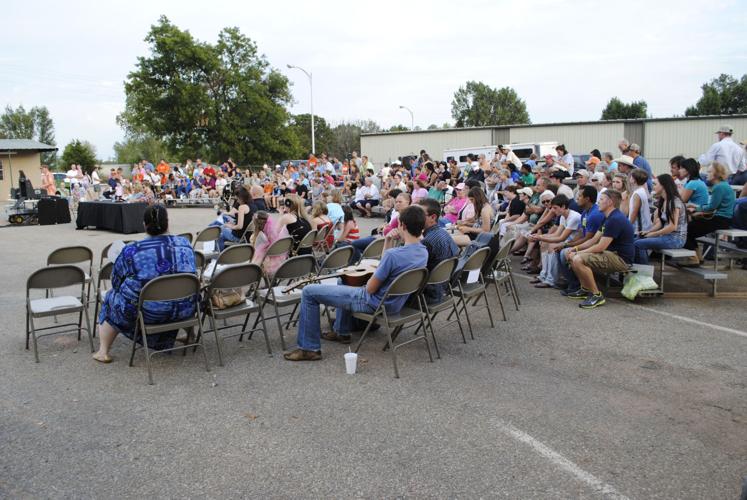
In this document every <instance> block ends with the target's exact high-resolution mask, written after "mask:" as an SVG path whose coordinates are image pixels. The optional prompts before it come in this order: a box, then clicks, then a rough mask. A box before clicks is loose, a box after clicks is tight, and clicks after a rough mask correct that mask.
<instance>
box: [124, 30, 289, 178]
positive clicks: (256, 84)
mask: <svg viewBox="0 0 747 500" xmlns="http://www.w3.org/2000/svg"><path fill="white" fill-rule="evenodd" d="M145 41H146V42H147V43H148V44H149V46H150V50H151V53H150V55H149V56H148V57H140V58H138V63H137V65H136V67H135V69H134V70H133V71H132V72H131V73H130V74H129V75H128V77H127V81H126V82H125V95H126V105H125V110H124V112H123V113H122V114H121V115H120V116H119V123H120V124H121V125H123V126H124V127H125V130H126V131H128V132H129V131H136V132H140V133H143V132H144V133H148V134H150V135H152V136H154V137H157V138H160V139H162V140H163V141H164V142H165V143H166V145H167V146H168V148H169V149H170V150H171V151H173V152H174V153H175V154H176V155H180V156H181V157H182V158H184V157H196V156H198V155H200V156H206V157H208V158H210V159H211V160H213V161H216V160H220V159H225V158H228V157H229V156H230V157H233V159H234V160H235V161H237V162H238V163H250V164H251V163H255V164H256V163H263V162H265V161H267V160H268V159H271V160H280V159H284V158H286V157H287V156H289V153H291V152H295V151H297V150H298V148H299V144H298V139H297V137H296V135H295V134H294V133H293V131H292V130H291V129H290V128H289V127H287V126H286V125H287V124H288V121H289V118H290V116H289V114H288V112H287V110H286V106H287V105H288V104H289V103H290V102H291V99H292V96H291V92H290V87H289V83H288V79H287V78H286V77H285V76H283V75H282V74H281V73H279V72H278V71H276V70H275V69H273V68H271V67H270V64H269V62H268V61H267V60H266V59H265V57H264V56H263V55H260V54H259V52H258V50H257V45H256V44H255V43H254V42H253V41H252V40H250V39H249V38H247V37H246V36H244V35H243V34H242V33H241V32H240V31H239V29H238V28H224V29H223V30H222V31H221V32H220V33H219V35H218V41H217V42H216V43H215V44H209V43H205V42H201V41H198V40H196V39H195V38H194V37H193V36H192V34H191V33H189V31H183V30H180V29H179V28H178V27H176V26H175V25H173V24H172V23H171V22H170V21H169V20H168V18H166V17H165V16H162V17H161V18H160V19H159V20H158V23H157V24H155V25H153V26H151V30H150V32H149V33H148V35H147V36H146V38H145Z"/></svg>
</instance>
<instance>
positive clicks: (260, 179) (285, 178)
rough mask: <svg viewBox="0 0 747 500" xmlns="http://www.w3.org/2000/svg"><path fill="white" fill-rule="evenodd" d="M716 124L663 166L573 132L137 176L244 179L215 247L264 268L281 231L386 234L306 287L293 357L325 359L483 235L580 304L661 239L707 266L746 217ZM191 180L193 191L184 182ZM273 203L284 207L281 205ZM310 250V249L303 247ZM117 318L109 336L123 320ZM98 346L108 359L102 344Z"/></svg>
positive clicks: (355, 236)
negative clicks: (558, 139)
mask: <svg viewBox="0 0 747 500" xmlns="http://www.w3.org/2000/svg"><path fill="white" fill-rule="evenodd" d="M717 133H718V138H719V140H718V141H717V143H716V144H715V145H714V147H712V148H711V149H710V150H709V151H708V152H707V153H706V154H704V155H703V156H702V157H701V158H699V159H697V160H696V159H694V158H685V157H683V156H681V155H678V156H674V157H672V158H671V160H670V167H671V169H670V171H669V172H667V173H662V174H659V175H653V172H652V170H651V166H650V165H649V163H648V161H646V159H645V157H644V156H642V155H641V150H640V147H639V146H638V145H636V144H631V143H629V142H628V141H627V140H621V141H620V142H619V144H618V148H619V154H616V155H612V154H610V153H605V154H601V152H600V151H599V150H596V149H595V150H593V151H591V158H590V159H589V160H588V161H587V162H586V163H585V165H584V168H576V165H574V161H573V157H572V156H571V155H570V154H569V153H568V150H567V149H566V147H565V146H564V145H560V146H558V148H557V150H556V154H555V155H552V154H548V155H546V156H545V158H544V159H543V160H544V161H539V159H538V158H536V157H535V156H534V155H533V156H532V157H530V158H529V159H527V160H526V161H524V162H522V161H521V160H520V159H519V158H518V157H517V156H516V154H514V153H513V152H512V151H511V148H510V146H500V147H499V148H498V150H497V151H496V153H495V156H494V157H493V158H486V157H485V156H482V155H480V156H478V157H477V158H474V157H471V156H470V157H468V158H467V161H466V164H465V165H462V166H460V165H458V164H457V163H456V162H455V161H451V162H445V161H436V160H434V159H431V158H430V157H429V155H428V153H427V152H426V151H421V152H420V155H419V156H412V157H406V158H404V159H403V161H397V162H393V163H391V164H384V165H383V166H382V167H381V168H380V169H376V168H374V166H373V165H372V164H371V162H370V161H369V160H368V158H366V157H365V156H362V157H360V158H358V155H357V153H353V155H352V157H351V159H349V160H346V161H343V162H339V161H337V160H336V159H334V158H328V157H327V156H326V155H321V156H320V157H319V158H316V157H315V156H310V157H309V160H308V161H306V162H299V163H298V164H296V163H289V164H288V165H287V166H286V167H285V168H282V167H280V166H276V167H275V168H274V169H273V168H270V167H269V166H265V167H264V168H263V169H262V170H261V171H259V172H257V171H254V172H252V171H247V172H243V173H242V172H241V171H240V170H238V169H237V168H236V167H235V165H233V163H232V162H230V161H229V162H226V163H224V164H223V165H221V167H220V168H219V169H216V168H213V167H211V166H209V165H205V166H203V165H202V162H201V161H200V160H197V162H195V163H194V164H193V163H191V162H188V164H187V166H185V167H184V169H182V168H180V167H171V166H169V165H168V164H166V163H165V162H162V163H160V164H159V166H158V167H156V168H155V169H154V170H150V169H149V168H148V167H147V165H138V166H136V167H135V168H134V169H133V174H132V179H131V181H130V182H131V183H136V182H145V177H146V176H150V177H151V178H153V179H154V180H155V176H158V177H159V178H160V179H161V180H163V179H164V178H166V179H171V178H172V177H173V178H174V180H175V182H174V183H173V184H169V183H170V181H169V180H167V181H166V183H165V184H164V183H162V184H161V192H163V191H166V192H167V193H168V192H172V193H173V194H172V196H174V195H175V196H181V195H186V196H191V195H192V193H193V191H194V189H195V187H194V186H203V185H207V186H208V189H209V191H208V195H210V191H212V190H217V189H219V188H220V185H218V184H216V183H214V182H212V180H211V181H209V182H207V183H206V184H205V182H204V179H205V178H209V179H220V178H223V179H227V178H231V179H233V180H235V181H237V182H235V183H233V184H228V183H227V184H225V185H224V186H229V190H230V191H231V194H232V195H233V197H232V200H233V205H232V206H230V207H229V208H228V210H226V211H225V212H224V213H221V215H220V218H219V219H218V220H216V221H215V222H214V223H213V224H214V225H217V226H221V227H222V231H221V236H220V240H219V246H220V248H223V245H224V243H225V241H238V240H240V239H241V238H248V241H249V242H250V243H252V244H253V245H254V247H255V249H256V252H255V257H254V261H255V262H257V263H262V265H263V266H264V271H265V272H266V273H267V274H268V275H273V274H274V272H275V271H276V270H277V268H278V267H279V266H280V265H281V264H282V262H283V261H284V260H285V259H286V258H287V257H286V256H278V257H273V258H269V259H265V258H264V256H265V253H266V251H267V249H268V248H269V247H270V246H271V245H272V244H273V243H274V242H275V241H277V240H278V239H280V238H283V237H288V236H290V237H291V238H292V240H293V243H294V245H295V246H296V247H297V246H298V244H299V243H300V242H301V240H303V239H304V237H305V236H306V235H307V234H308V233H309V232H310V231H311V230H313V229H316V230H322V229H325V228H326V229H327V230H328V231H329V233H328V237H327V238H328V239H327V241H326V245H327V246H328V247H329V248H334V247H341V246H352V248H353V258H352V259H351V261H357V259H358V258H359V257H360V255H361V252H362V251H363V250H364V249H365V248H366V246H367V245H368V244H370V243H371V242H372V241H373V240H374V239H376V238H381V237H383V238H384V239H385V249H386V250H385V252H384V254H383V257H382V260H381V263H380V265H379V266H378V268H377V271H376V273H375V274H374V276H373V278H372V279H371V280H369V282H368V285H367V286H365V287H363V288H356V287H344V286H329V285H309V286H306V287H304V289H303V292H302V297H303V298H302V303H301V305H300V308H299V311H300V317H299V326H298V340H297V345H298V348H297V349H295V350H293V351H290V352H288V353H286V354H285V357H286V359H288V360H291V361H306V360H317V359H321V340H322V339H324V340H328V341H334V342H343V343H349V342H350V333H351V331H354V330H356V328H357V325H356V324H355V321H354V319H353V317H352V313H354V312H372V311H373V310H375V309H376V308H377V307H378V305H379V302H380V301H381V299H382V297H383V295H384V293H385V292H386V290H387V288H388V286H389V285H390V284H391V283H392V281H393V280H394V279H395V278H396V277H397V276H399V275H401V274H402V273H403V272H405V271H407V270H409V269H414V268H417V267H427V268H428V269H429V270H432V269H433V268H434V267H435V266H436V265H437V264H438V263H439V262H442V261H443V260H445V259H448V258H452V257H459V258H460V259H461V260H462V261H463V260H464V259H465V258H467V257H468V256H469V255H470V254H471V253H473V252H474V251H476V249H478V248H480V247H484V246H492V245H494V244H495V245H496V247H500V246H502V245H505V244H506V243H507V242H509V241H510V242H512V248H511V250H512V252H513V254H514V255H516V256H520V257H521V263H522V265H523V269H524V270H525V271H527V272H528V273H530V274H532V275H535V278H534V279H533V281H532V283H533V284H534V285H535V286H536V287H537V288H548V289H558V290H560V293H562V294H563V295H564V296H566V297H569V298H572V299H579V300H580V301H581V302H580V304H579V305H580V307H581V308H584V309H590V308H594V307H598V306H600V305H603V304H604V303H605V297H604V295H603V294H602V292H601V291H600V289H599V286H598V285H597V280H596V277H595V275H599V274H614V273H624V272H627V271H629V270H630V268H631V265H632V264H634V263H638V264H646V263H647V262H648V261H649V258H650V254H651V252H655V251H657V250H662V249H676V248H688V249H691V250H694V251H695V257H693V258H692V259H691V261H688V262H683V263H682V265H700V263H701V259H702V257H701V256H700V253H699V252H698V242H697V239H698V238H699V237H700V236H703V235H706V234H709V233H711V232H713V231H715V230H718V229H723V228H728V227H732V226H736V227H743V228H744V227H747V221H746V220H745V217H744V210H743V209H745V208H747V203H745V202H747V188H745V189H742V191H741V192H740V193H739V199H737V196H736V193H735V189H733V187H732V186H731V185H730V183H732V184H734V183H735V182H740V181H741V180H742V179H743V178H744V177H745V176H746V175H747V174H746V173H745V172H747V165H746V164H745V151H744V149H743V148H741V147H740V146H738V145H736V144H735V146H736V149H734V148H733V147H732V146H731V144H734V143H733V141H732V140H731V134H732V131H731V129H730V128H729V127H722V128H720V129H719V131H718V132H717ZM701 170H702V171H703V172H701ZM177 172H178V173H177ZM702 174H705V175H702ZM200 179H203V180H200ZM114 180H115V181H114V183H115V185H121V184H123V183H122V182H121V181H120V177H118V176H117V174H116V173H114ZM195 181H196V182H195ZM111 184H112V178H111V177H110V179H109V185H110V186H111ZM181 185H189V186H191V187H192V190H187V191H181V192H180V191H178V189H179V186H181ZM174 186H176V189H177V191H173V189H174ZM572 186H573V187H572ZM196 189H204V188H203V187H198V188H196ZM154 206H158V207H160V206H161V205H154ZM377 207H381V209H380V210H378V211H379V212H380V213H382V214H383V215H384V219H383V221H382V224H381V225H379V226H378V227H376V228H375V229H374V230H373V231H372V234H371V235H361V234H360V229H359V227H358V224H357V222H356V215H357V216H358V217H371V216H372V215H373V214H374V212H375V211H377ZM737 207H741V209H739V210H738V209H737ZM275 211H277V212H279V215H278V216H275V217H273V216H271V215H270V213H271V212H275ZM735 214H736V216H735ZM147 217H150V219H148V220H146V225H148V224H150V226H153V225H154V224H156V222H157V220H160V221H161V226H163V225H164V224H163V221H164V220H165V217H166V215H165V214H162V213H161V212H160V209H156V210H153V211H149V212H148V215H147ZM150 226H149V227H150ZM151 229H152V228H151ZM157 229H159V230H160V229H163V228H162V227H160V228H157ZM153 231H156V229H153ZM149 232H150V230H149ZM159 234H160V233H159ZM164 241H165V242H166V243H168V245H171V246H175V247H178V246H179V245H178V244H177V243H175V242H173V241H171V240H164ZM304 251H306V252H310V250H309V249H299V251H298V253H303V252H304ZM427 292H428V293H427V294H426V297H427V298H428V300H435V301H437V300H439V297H440V294H441V293H443V290H441V289H438V288H437V289H434V290H427ZM322 304H327V305H330V306H334V307H335V308H336V310H337V317H336V320H335V327H334V330H333V331H330V332H322V331H321V326H320V312H319V311H320V306H321V305H322ZM403 304H404V300H401V298H397V299H396V300H394V299H392V303H391V304H387V306H388V310H389V307H391V312H397V311H398V310H399V309H400V308H401V307H402V306H403ZM107 310H109V309H107V308H105V309H103V310H102V316H101V318H100V319H101V320H102V321H108V322H109V323H110V324H112V322H116V321H118V318H116V317H111V318H109V317H107V313H106V312H105V311H107ZM113 326H114V328H111V329H108V330H106V332H105V333H106V336H105V338H107V339H109V338H113V335H115V334H116V331H121V330H122V328H119V327H118V325H116V324H114V325H113ZM107 349H108V348H107ZM98 358H101V359H100V360H107V359H108V358H107V354H106V352H104V351H101V352H100V353H99V354H98ZM98 358H97V359H98Z"/></svg>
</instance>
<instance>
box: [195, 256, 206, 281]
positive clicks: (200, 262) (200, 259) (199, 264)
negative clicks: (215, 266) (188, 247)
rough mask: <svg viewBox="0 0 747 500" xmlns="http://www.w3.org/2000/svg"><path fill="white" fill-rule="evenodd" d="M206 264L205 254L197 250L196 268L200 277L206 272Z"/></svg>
mask: <svg viewBox="0 0 747 500" xmlns="http://www.w3.org/2000/svg"><path fill="white" fill-rule="evenodd" d="M206 264H207V259H206V258H205V254H204V253H202V252H200V251H199V250H195V268H196V269H197V275H198V276H202V272H203V271H204V270H205V265H206Z"/></svg>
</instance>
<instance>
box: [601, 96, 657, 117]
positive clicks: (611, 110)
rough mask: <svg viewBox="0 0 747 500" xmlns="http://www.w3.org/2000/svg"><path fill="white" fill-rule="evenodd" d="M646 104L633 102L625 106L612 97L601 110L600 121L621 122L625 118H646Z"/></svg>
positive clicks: (644, 102)
mask: <svg viewBox="0 0 747 500" xmlns="http://www.w3.org/2000/svg"><path fill="white" fill-rule="evenodd" d="M647 112H648V104H646V101H633V102H631V103H629V104H625V103H624V102H622V101H621V100H620V99H619V98H617V97H613V98H612V99H610V100H609V102H608V103H607V106H605V108H604V109H603V110H602V120H623V119H626V118H646V113H647Z"/></svg>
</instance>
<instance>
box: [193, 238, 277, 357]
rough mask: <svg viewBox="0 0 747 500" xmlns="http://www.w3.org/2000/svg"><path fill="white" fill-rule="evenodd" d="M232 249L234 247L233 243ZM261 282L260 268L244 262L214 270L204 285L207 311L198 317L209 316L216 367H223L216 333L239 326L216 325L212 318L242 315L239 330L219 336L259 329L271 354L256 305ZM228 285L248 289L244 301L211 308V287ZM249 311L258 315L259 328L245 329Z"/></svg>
mask: <svg viewBox="0 0 747 500" xmlns="http://www.w3.org/2000/svg"><path fill="white" fill-rule="evenodd" d="M232 248H237V247H236V246H234V247H232ZM261 284H262V268H260V267H259V266H258V265H257V264H251V263H246V264H238V265H234V266H231V267H227V268H225V269H222V270H220V271H218V272H217V273H216V274H215V276H214V277H213V279H212V280H211V281H210V284H209V285H208V286H207V288H206V296H207V298H208V300H207V303H208V307H207V310H205V311H204V312H203V318H202V319H203V321H204V319H205V316H207V317H208V318H210V326H211V328H212V330H213V334H214V335H215V345H216V347H217V350H218V363H219V364H220V366H223V352H222V349H221V339H219V338H218V332H219V331H222V330H227V329H229V328H235V327H237V326H240V325H238V324H236V325H224V326H222V327H220V328H218V327H216V321H217V320H219V319H222V320H224V321H225V320H227V319H228V318H233V317H236V316H245V317H246V319H245V321H244V327H243V328H242V329H241V331H240V332H239V333H234V334H232V335H227V336H224V337H223V338H228V337H238V336H242V337H243V335H244V334H245V333H248V334H249V338H251V335H252V334H253V333H254V332H255V331H257V330H262V333H263V334H264V336H265V344H266V345H267V354H272V349H271V348H270V339H269V338H268V336H267V325H266V324H265V317H264V314H263V313H262V308H261V307H260V305H259V295H258V290H259V286H260V285H261ZM229 288H241V289H242V290H243V289H244V288H248V290H247V291H246V300H245V301H244V302H243V303H241V304H238V305H235V306H233V307H229V308H227V309H215V308H214V307H213V302H212V300H210V297H211V296H212V293H213V292H214V291H215V290H225V289H229ZM252 313H257V314H258V318H259V319H260V320H261V321H262V327H261V328H253V329H251V330H246V322H247V321H248V320H249V315H250V314H252Z"/></svg>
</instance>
